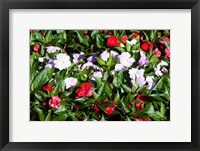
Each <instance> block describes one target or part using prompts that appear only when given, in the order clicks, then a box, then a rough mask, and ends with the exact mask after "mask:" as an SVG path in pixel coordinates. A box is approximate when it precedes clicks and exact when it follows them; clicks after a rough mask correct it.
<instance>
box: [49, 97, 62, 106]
mask: <svg viewBox="0 0 200 151" xmlns="http://www.w3.org/2000/svg"><path fill="white" fill-rule="evenodd" d="M60 102H62V100H61V99H60V98H59V97H58V96H52V98H51V99H50V100H49V106H50V107H52V108H55V109H58V107H59V106H60Z"/></svg>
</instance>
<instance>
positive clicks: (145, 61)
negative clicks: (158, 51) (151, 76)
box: [137, 51, 149, 67]
mask: <svg viewBox="0 0 200 151" xmlns="http://www.w3.org/2000/svg"><path fill="white" fill-rule="evenodd" d="M148 63H149V60H148V58H147V57H146V56H145V54H144V53H143V52H142V51H140V60H139V61H138V63H137V65H138V66H139V67H140V66H142V65H147V64H148Z"/></svg>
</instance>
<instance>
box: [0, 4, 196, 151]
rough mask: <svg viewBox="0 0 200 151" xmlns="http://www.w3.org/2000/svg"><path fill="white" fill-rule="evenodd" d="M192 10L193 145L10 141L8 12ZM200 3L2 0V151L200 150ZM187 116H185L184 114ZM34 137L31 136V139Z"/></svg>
mask: <svg viewBox="0 0 200 151" xmlns="http://www.w3.org/2000/svg"><path fill="white" fill-rule="evenodd" d="M102 8H103V9H191V15H192V16H191V27H192V30H191V38H192V39H191V44H192V45H191V50H192V58H191V60H192V62H191V65H192V66H191V69H192V71H191V77H192V78H191V79H192V80H191V94H192V95H191V100H192V109H191V111H192V113H191V115H192V118H191V119H192V122H191V126H192V131H191V136H192V140H191V142H173V143H172V142H162V143H158V142H146V143H145V142H140V143H128V142H127V143H126V142H123V143H116V142H102V143H100V142H94V143H91V142H88V143H80V142H73V143H69V142H66V143H61V142H59V143H56V142H54V143H47V142H43V143H39V142H34V143H30V142H23V143H22V142H9V76H10V75H9V9H102ZM198 51H200V2H199V0H96V1H92V0H57V1H53V0H0V61H1V63H0V83H1V84H0V149H1V150H2V151H15V150H17V151H22V150H23V151H26V150H29V151H33V150H37V151H40V150H42V151H44V150H46V151H47V150H55V151H56V150H68V151H79V150H85V151H86V150H92V151H94V150H97V151H100V150H121V151H123V150H134V151H137V150H140V151H141V150H142V151H151V150H152V151H154V150H159V151H160V150H161V151H168V150H170V151H189V150H191V151H200V139H199V138H200V111H199V110H200V102H199V101H200V99H199V94H200V93H198V90H199V86H200V80H199V79H200V77H199V75H200V69H199V67H200V61H199V60H200V52H198ZM185 114H186V113H185ZM30 137H31V136H30Z"/></svg>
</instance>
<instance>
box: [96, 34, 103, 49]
mask: <svg viewBox="0 0 200 151" xmlns="http://www.w3.org/2000/svg"><path fill="white" fill-rule="evenodd" d="M96 43H97V46H98V47H99V48H105V44H104V40H103V38H101V37H100V35H98V34H96Z"/></svg>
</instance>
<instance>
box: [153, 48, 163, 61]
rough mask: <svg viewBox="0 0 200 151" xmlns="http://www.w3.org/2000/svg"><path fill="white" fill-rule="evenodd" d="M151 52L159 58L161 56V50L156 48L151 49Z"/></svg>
mask: <svg viewBox="0 0 200 151" xmlns="http://www.w3.org/2000/svg"><path fill="white" fill-rule="evenodd" d="M153 54H154V55H155V54H157V59H159V58H160V57H161V52H160V50H159V49H158V48H156V49H155V50H154V51H153Z"/></svg>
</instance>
